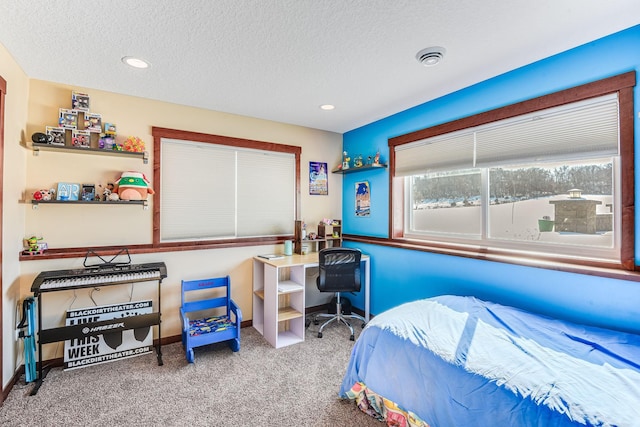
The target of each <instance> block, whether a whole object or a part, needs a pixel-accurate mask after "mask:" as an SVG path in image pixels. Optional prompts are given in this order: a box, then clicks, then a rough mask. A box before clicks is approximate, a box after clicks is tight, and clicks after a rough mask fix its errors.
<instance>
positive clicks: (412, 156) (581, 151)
mask: <svg viewBox="0 0 640 427" xmlns="http://www.w3.org/2000/svg"><path fill="white" fill-rule="evenodd" d="M618 126H619V124H618V98H617V94H610V95H606V96H601V97H597V98H592V99H588V100H585V101H580V102H576V103H571V104H566V105H563V106H560V107H555V108H550V109H547V110H540V111H537V112H535V113H531V114H527V115H523V116H519V117H516V118H513V119H506V120H501V121H498V122H493V123H489V124H486V125H482V126H478V127H475V128H469V129H465V130H463V131H460V132H454V133H451V134H446V135H440V136H437V137H433V138H428V139H424V140H420V141H416V142H412V143H409V144H403V145H399V146H396V147H395V150H396V162H395V174H396V176H407V175H417V174H422V173H426V172H434V171H440V170H456V169H467V168H471V167H489V166H496V165H501V164H514V163H518V162H531V161H551V160H571V159H586V158H596V157H604V156H612V155H617V154H618V151H619V150H618V145H619V132H618ZM474 140H475V141H474Z"/></svg>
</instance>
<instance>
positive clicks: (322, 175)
mask: <svg viewBox="0 0 640 427" xmlns="http://www.w3.org/2000/svg"><path fill="white" fill-rule="evenodd" d="M309 194H311V195H314V194H315V195H321V196H326V195H328V194H329V180H328V179H327V164H326V163H321V162H309Z"/></svg>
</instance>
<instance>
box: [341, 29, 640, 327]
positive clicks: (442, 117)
mask: <svg viewBox="0 0 640 427" xmlns="http://www.w3.org/2000/svg"><path fill="white" fill-rule="evenodd" d="M638 69H640V26H635V27H632V28H630V29H627V30H624V31H621V32H619V33H616V34H613V35H610V36H607V37H605V38H602V39H599V40H595V41H593V42H590V43H588V44H586V45H583V46H580V47H577V48H575V49H572V50H570V51H567V52H564V53H561V54H558V55H555V56H553V57H550V58H546V59H544V60H541V61H538V62H535V63H533V64H530V65H527V66H525V67H522V68H519V69H516V70H513V71H511V72H508V73H505V74H503V75H500V76H497V77H494V78H492V79H490V80H486V81H484V82H481V83H478V84H476V85H473V86H470V87H468V88H465V89H462V90H460V91H457V92H454V93H451V94H448V95H446V96H443V97H441V98H438V99H436V100H433V101H430V102H426V103H424V104H421V105H418V106H416V107H414V108H411V109H409V110H405V111H402V112H399V113H397V114H394V115H392V116H389V117H386V118H384V119H381V120H379V121H376V122H374V123H371V124H368V125H366V126H363V127H360V128H358V129H354V130H352V131H350V132H348V133H346V134H345V135H344V149H345V150H346V151H347V152H348V153H349V155H351V156H352V157H353V156H356V155H358V154H362V155H363V156H364V157H366V156H367V155H369V154H373V153H375V152H376V151H377V150H380V153H381V157H382V160H383V161H384V162H386V161H387V159H388V153H389V149H388V139H389V138H392V137H394V136H398V135H402V134H405V133H409V132H413V131H415V130H419V129H423V128H426V127H430V126H433V125H436V124H439V123H444V122H449V121H451V120H456V119H459V118H462V117H466V116H469V115H473V114H476V113H479V112H482V111H487V110H492V109H494V108H498V107H502V106H505V105H509V104H513V103H516V102H520V101H523V100H527V99H530V98H535V97H538V96H541V95H546V94H549V93H553V92H556V91H559V90H563V89H567V88H570V87H574V86H578V85H581V84H584V83H589V82H592V81H595V80H600V79H603V78H606V77H611V76H614V75H617V74H621V73H625V72H628V71H636V73H637V71H638ZM425 73H428V69H425ZM425 78H426V76H425ZM636 78H637V79H638V77H636ZM634 102H635V109H634V110H635V111H634V126H635V134H634V138H635V165H636V166H635V168H636V171H637V172H636V176H635V194H636V200H638V197H637V195H638V194H639V192H640V166H638V165H639V164H640V163H639V162H638V160H639V159H640V119H639V118H638V111H640V91H639V90H638V86H636V87H635V88H634ZM388 180H389V172H388V170H387V169H384V170H373V171H362V172H358V173H351V174H345V175H344V176H343V215H342V218H343V232H344V233H345V234H357V235H363V236H375V237H388V233H389V214H388V212H389V184H388V182H389V181H388ZM360 181H369V183H370V186H371V216H369V217H365V218H359V217H356V216H355V214H354V210H355V193H354V190H355V184H356V183H357V182H360ZM635 212H636V215H635V228H636V230H640V209H639V207H638V204H637V202H636V208H635ZM639 235H640V233H636V236H635V247H636V252H635V259H636V264H640V262H639V261H640V238H639V237H638V236H639ZM345 246H357V247H359V248H361V249H362V250H363V251H364V252H365V253H368V254H369V255H371V257H372V260H371V289H372V290H371V313H372V314H378V313H380V312H382V311H384V310H387V309H389V308H391V307H394V306H396V305H399V304H401V303H404V302H407V301H412V300H415V299H419V298H426V297H431V296H435V295H441V294H457V295H474V296H477V297H479V298H482V299H486V300H491V301H494V302H498V303H503V304H509V305H514V306H518V307H521V308H524V309H528V310H532V311H536V312H540V313H543V314H547V315H550V316H554V317H559V318H564V319H567V320H572V321H577V322H582V323H589V324H593V325H596V326H602V327H607V328H612V329H620V330H625V331H631V332H636V333H640V282H632V281H625V280H616V279H606V278H602V277H598V276H588V275H581V274H573V273H565V272H559V271H553V270H546V269H542V268H531V267H524V266H517V265H510V264H503V263H497V262H490V261H482V260H476V259H470V258H462V257H455V256H450V255H440V254H433V253H428V252H422V251H414V250H409V249H398V248H390V247H386V246H379V245H370V244H354V243H352V242H345ZM353 302H354V305H355V306H356V307H360V308H363V307H364V304H363V298H362V295H358V296H356V297H354V301H353Z"/></svg>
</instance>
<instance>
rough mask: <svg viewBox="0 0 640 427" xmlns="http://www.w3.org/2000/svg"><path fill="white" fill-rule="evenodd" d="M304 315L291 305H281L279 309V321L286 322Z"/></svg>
mask: <svg viewBox="0 0 640 427" xmlns="http://www.w3.org/2000/svg"><path fill="white" fill-rule="evenodd" d="M299 317H302V313H300V312H299V311H298V310H296V309H295V308H291V307H281V308H279V309H278V322H284V321H286V320H291V319H297V318H299Z"/></svg>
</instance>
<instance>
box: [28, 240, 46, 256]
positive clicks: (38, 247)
mask: <svg viewBox="0 0 640 427" xmlns="http://www.w3.org/2000/svg"><path fill="white" fill-rule="evenodd" d="M40 240H42V237H36V236H31V237H29V238H28V239H24V243H25V246H26V247H27V248H26V249H25V250H24V251H22V253H23V254H24V255H41V254H42V253H44V251H45V249H47V244H46V243H39V241H40Z"/></svg>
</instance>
